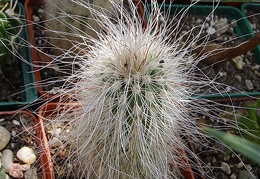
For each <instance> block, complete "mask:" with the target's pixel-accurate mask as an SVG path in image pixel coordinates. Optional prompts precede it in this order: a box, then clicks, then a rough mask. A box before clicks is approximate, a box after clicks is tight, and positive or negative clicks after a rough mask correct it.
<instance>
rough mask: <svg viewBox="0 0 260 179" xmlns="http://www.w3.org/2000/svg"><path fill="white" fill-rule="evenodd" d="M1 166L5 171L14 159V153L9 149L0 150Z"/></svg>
mask: <svg viewBox="0 0 260 179" xmlns="http://www.w3.org/2000/svg"><path fill="white" fill-rule="evenodd" d="M2 154H3V155H2V158H1V161H2V166H3V167H4V169H5V171H8V170H9V169H10V167H11V166H12V165H13V160H14V154H13V152H12V151H11V150H9V149H5V150H4V151H3V152H2Z"/></svg>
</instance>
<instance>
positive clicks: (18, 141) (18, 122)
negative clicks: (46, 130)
mask: <svg viewBox="0 0 260 179" xmlns="http://www.w3.org/2000/svg"><path fill="white" fill-rule="evenodd" d="M0 125H1V126H3V127H5V128H6V129H7V130H8V131H9V132H10V133H11V140H10V142H9V143H8V144H7V146H6V147H5V149H10V150H12V151H13V154H14V163H19V164H21V165H22V164H24V163H23V162H22V161H20V160H19V159H18V158H17V157H16V153H17V151H18V150H19V149H20V148H21V147H23V146H27V147H29V148H31V149H33V151H34V153H35V155H36V156H37V160H36V162H35V163H33V164H32V165H31V169H33V168H36V171H37V176H35V177H37V178H36V179H40V178H41V175H42V174H41V172H42V171H41V167H40V159H39V154H38V153H37V151H39V146H38V145H37V143H36V140H35V139H36V138H37V136H36V131H35V130H34V128H33V126H34V125H35V124H34V121H33V120H32V118H31V117H30V116H29V115H27V114H13V115H3V114H0ZM3 150H4V149H3ZM25 172H26V171H24V172H23V173H24V174H25ZM10 179H15V178H13V177H11V176H10ZM24 179H33V177H32V176H31V177H30V178H24Z"/></svg>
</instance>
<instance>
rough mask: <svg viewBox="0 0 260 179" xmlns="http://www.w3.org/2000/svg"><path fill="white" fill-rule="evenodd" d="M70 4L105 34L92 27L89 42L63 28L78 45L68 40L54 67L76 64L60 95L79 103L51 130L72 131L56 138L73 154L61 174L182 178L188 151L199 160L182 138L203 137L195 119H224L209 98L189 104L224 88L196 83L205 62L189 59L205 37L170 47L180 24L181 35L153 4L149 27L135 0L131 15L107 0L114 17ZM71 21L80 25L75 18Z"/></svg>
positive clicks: (201, 79) (206, 81) (207, 81)
mask: <svg viewBox="0 0 260 179" xmlns="http://www.w3.org/2000/svg"><path fill="white" fill-rule="evenodd" d="M73 3H77V4H79V5H80V6H82V7H84V8H86V9H87V10H88V11H90V12H91V13H92V15H93V17H95V18H94V20H95V21H96V23H97V24H99V25H100V27H101V29H102V30H101V31H98V30H95V29H92V30H93V31H95V33H96V35H97V37H96V36H95V37H91V36H89V35H88V34H84V32H83V33H82V32H81V30H80V29H78V28H77V27H73V26H71V25H69V24H65V26H67V28H70V29H71V30H72V32H74V33H75V34H73V33H72V32H70V33H71V34H73V35H74V36H75V37H77V38H79V39H80V40H79V41H70V42H72V44H73V46H72V47H71V48H70V49H62V47H57V48H58V49H59V50H61V51H64V52H65V53H63V54H62V55H61V56H59V57H58V58H56V59H55V61H59V60H61V61H62V60H64V59H70V60H71V59H72V61H69V62H64V61H63V63H68V64H73V65H75V66H77V67H78V69H77V70H73V72H72V74H69V77H68V78H66V79H65V84H64V85H63V87H62V89H61V90H60V91H61V94H59V96H61V97H62V98H63V99H66V101H74V102H77V103H78V106H77V108H73V110H72V111H73V112H71V111H70V110H71V109H72V108H70V110H64V111H62V113H60V114H59V115H57V116H56V117H55V118H54V119H52V120H51V121H50V123H48V124H46V126H49V125H53V126H55V125H57V124H60V123H65V124H66V126H65V127H64V130H65V128H66V127H68V128H69V132H66V133H65V134H64V135H60V136H58V137H59V140H61V141H63V143H64V145H65V147H66V148H67V150H68V155H67V159H66V160H65V161H63V162H64V168H66V167H67V165H68V164H71V165H72V169H71V171H70V173H69V174H68V178H69V177H72V178H73V177H76V178H156V179H157V178H181V177H182V174H181V172H180V170H181V169H184V170H185V169H187V167H188V165H187V164H185V163H184V160H187V156H186V155H185V154H184V153H183V152H184V151H186V152H187V153H188V155H189V156H191V157H194V158H195V159H196V156H195V154H193V153H192V152H191V151H190V150H189V149H188V147H187V140H186V139H184V138H185V137H187V136H189V137H191V138H196V137H198V136H202V134H201V133H200V132H199V131H198V130H197V127H196V121H195V119H196V118H195V117H196V116H195V117H194V116H193V113H195V112H197V113H202V114H205V115H207V116H210V117H213V118H215V119H219V118H220V117H219V116H214V115H212V114H210V113H208V111H206V109H205V108H204V107H203V104H205V105H206V104H207V103H206V100H201V99H196V98H192V96H193V95H196V94H197V93H198V92H197V90H198V89H199V88H202V87H204V86H209V87H210V88H213V89H215V90H216V91H217V90H218V89H220V88H222V87H223V86H221V87H220V88H219V87H215V86H214V85H219V84H217V83H214V82H213V81H212V80H210V79H208V78H207V77H206V76H205V75H204V74H203V73H202V74H201V76H200V77H198V76H196V77H194V71H195V70H198V69H197V66H196V65H197V64H198V63H199V62H200V61H201V60H203V58H205V56H204V57H201V56H199V57H196V56H194V55H192V53H191V51H192V50H193V49H194V48H196V47H195V46H194V44H195V42H197V41H198V40H200V39H199V38H200V33H199V34H198V35H197V36H195V37H192V38H190V39H185V40H187V41H185V40H183V36H181V37H178V38H176V39H175V40H174V41H173V40H172V34H174V32H171V31H170V30H172V26H176V28H174V31H178V30H179V28H178V27H179V26H181V24H180V22H181V21H178V20H177V21H176V22H174V21H171V20H169V16H168V14H167V12H168V11H167V9H166V14H165V15H162V14H161V13H160V12H161V9H160V8H163V6H162V7H160V6H158V4H157V3H156V2H155V1H152V4H153V6H154V7H155V8H154V9H152V10H150V11H149V15H148V21H147V22H148V23H147V27H146V28H143V21H142V19H141V18H140V15H139V14H138V11H137V8H136V5H134V4H133V3H132V1H129V2H128V3H129V4H128V5H129V6H128V9H125V8H124V6H123V4H122V2H119V1H110V3H111V5H112V10H111V9H110V10H109V12H111V13H107V11H108V10H105V9H103V11H100V10H96V9H95V8H93V6H92V5H91V4H88V3H85V2H82V1H73ZM182 13H183V14H182V15H184V14H185V12H182ZM107 14H110V15H107ZM111 14H113V15H112V16H111ZM65 15H68V14H65ZM71 17H72V16H71ZM74 20H75V21H77V22H80V18H79V17H77V16H74ZM83 25H84V24H83ZM73 28H74V29H73ZM51 31H52V32H54V33H59V31H55V30H51ZM191 31H192V29H191ZM71 34H70V35H71ZM187 34H189V32H187V33H186V35H187ZM62 35H64V36H65V33H64V34H62ZM183 42H184V43H185V44H183ZM212 105H213V104H212ZM59 107H61V106H58V108H57V110H59V109H60V108H59ZM207 107H208V106H206V108H207ZM210 109H211V110H212V111H213V112H214V110H220V109H217V108H216V109H214V106H211V107H210ZM55 137H56V136H55ZM57 155H58V154H57ZM55 159H56V158H55V157H54V158H53V160H55ZM71 165H70V166H71ZM65 170H67V168H66V169H65Z"/></svg>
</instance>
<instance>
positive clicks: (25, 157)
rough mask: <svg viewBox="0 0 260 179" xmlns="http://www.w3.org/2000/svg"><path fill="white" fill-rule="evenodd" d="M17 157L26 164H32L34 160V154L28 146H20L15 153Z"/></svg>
mask: <svg viewBox="0 0 260 179" xmlns="http://www.w3.org/2000/svg"><path fill="white" fill-rule="evenodd" d="M16 156H17V158H19V159H20V160H21V161H23V162H24V163H26V164H32V163H34V162H35V161H36V155H35V154H34V152H33V150H32V149H31V148H29V147H22V148H21V149H20V150H18V152H17V154H16Z"/></svg>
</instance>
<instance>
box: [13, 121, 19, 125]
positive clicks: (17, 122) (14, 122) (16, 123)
mask: <svg viewBox="0 0 260 179" xmlns="http://www.w3.org/2000/svg"><path fill="white" fill-rule="evenodd" d="M12 123H13V124H14V125H16V126H20V122H19V121H17V120H12Z"/></svg>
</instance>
